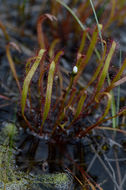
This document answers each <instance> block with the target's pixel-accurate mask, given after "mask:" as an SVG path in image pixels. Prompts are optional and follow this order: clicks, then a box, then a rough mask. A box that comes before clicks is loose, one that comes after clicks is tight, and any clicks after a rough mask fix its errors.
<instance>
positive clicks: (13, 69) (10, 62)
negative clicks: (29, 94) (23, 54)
mask: <svg viewBox="0 0 126 190" xmlns="http://www.w3.org/2000/svg"><path fill="white" fill-rule="evenodd" d="M10 46H12V47H14V48H15V49H16V50H17V51H19V52H20V49H19V47H18V46H17V45H16V44H15V43H14V42H10V43H9V44H8V45H7V46H6V55H7V58H8V61H9V65H10V68H11V71H12V73H13V76H14V78H15V80H16V83H17V86H18V88H19V92H20V94H21V86H20V83H19V80H18V76H17V73H16V69H15V66H14V62H13V59H12V57H11V53H10Z"/></svg>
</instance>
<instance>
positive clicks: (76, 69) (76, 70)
mask: <svg viewBox="0 0 126 190" xmlns="http://www.w3.org/2000/svg"><path fill="white" fill-rule="evenodd" d="M77 72H78V68H77V66H74V67H73V73H74V74H76V73H77Z"/></svg>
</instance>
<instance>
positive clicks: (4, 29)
mask: <svg viewBox="0 0 126 190" xmlns="http://www.w3.org/2000/svg"><path fill="white" fill-rule="evenodd" d="M0 28H1V30H2V31H3V33H4V36H5V39H6V40H7V41H9V40H10V37H9V35H8V33H7V32H6V28H5V26H4V25H3V23H2V22H1V21H0Z"/></svg>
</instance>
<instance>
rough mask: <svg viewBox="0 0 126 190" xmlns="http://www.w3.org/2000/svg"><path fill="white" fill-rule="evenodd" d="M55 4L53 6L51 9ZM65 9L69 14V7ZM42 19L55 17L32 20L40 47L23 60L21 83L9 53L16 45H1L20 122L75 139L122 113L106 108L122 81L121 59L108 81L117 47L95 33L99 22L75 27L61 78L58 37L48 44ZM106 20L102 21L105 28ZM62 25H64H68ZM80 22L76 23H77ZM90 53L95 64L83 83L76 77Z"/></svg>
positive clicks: (47, 16)
mask: <svg viewBox="0 0 126 190" xmlns="http://www.w3.org/2000/svg"><path fill="white" fill-rule="evenodd" d="M58 2H60V1H58ZM61 4H62V3H61ZM63 5H64V4H63ZM60 6H61V5H60ZM85 6H86V5H85ZM87 6H88V5H87ZM52 7H53V6H52ZM60 8H61V7H60ZM60 8H59V7H58V6H57V11H58V9H60ZM67 9H68V7H67ZM69 11H70V12H71V14H73V12H72V11H71V10H70V9H69ZM80 11H81V10H80ZM112 13H113V12H112ZM112 13H111V14H112ZM55 15H56V14H55ZM73 16H74V17H75V20H76V21H77V22H78V23H79V24H80V26H82V23H81V22H80V21H79V19H78V18H77V17H76V16H75V15H74V14H73ZM46 19H48V20H50V21H51V22H52V23H53V22H56V20H57V18H56V16H53V15H51V14H44V15H42V16H40V17H39V18H38V21H37V38H38V44H39V48H40V49H39V51H38V52H37V53H36V55H35V56H34V57H31V58H29V59H28V60H27V63H26V66H25V78H24V82H23V85H22V87H21V85H20V82H19V80H18V76H17V74H16V70H15V67H14V63H13V60H12V58H11V54H10V51H9V47H10V45H12V46H13V47H15V48H16V49H18V48H17V46H16V45H15V44H14V43H12V42H10V43H9V45H8V46H7V48H6V52H7V57H8V60H9V63H10V67H11V70H12V72H13V76H14V78H15V80H16V83H17V86H18V88H19V91H20V95H21V110H19V114H20V115H21V117H22V119H23V120H24V121H25V125H24V126H22V127H23V128H29V130H31V131H32V132H34V133H37V134H38V135H40V136H42V135H45V134H47V135H48V136H51V137H53V136H57V135H66V136H72V137H80V138H81V137H83V136H85V135H86V134H87V133H89V132H90V131H91V130H92V129H94V128H96V127H97V126H99V125H100V124H101V123H103V122H105V121H107V120H110V119H112V118H114V117H117V116H119V115H121V114H123V113H124V112H125V110H126V108H125V107H123V108H122V109H121V110H120V111H119V112H118V113H117V114H116V115H114V116H111V112H110V109H111V103H112V94H111V90H112V89H113V88H115V87H117V86H118V85H120V84H122V83H124V82H125V80H126V78H125V77H124V76H123V71H124V69H125V67H126V59H125V60H124V61H123V63H122V64H121V65H122V66H121V68H120V69H119V70H118V72H117V73H116V75H115V76H114V78H113V79H111V80H110V81H109V83H108V82H107V80H106V79H107V76H108V74H109V67H110V64H111V63H112V61H113V59H112V58H113V55H114V53H115V51H116V48H117V45H116V42H115V41H111V44H109V45H108V44H107V42H106V41H105V39H101V38H99V30H100V32H101V33H102V32H104V27H103V28H102V25H96V26H95V25H94V26H93V28H87V29H86V28H84V27H81V28H82V29H83V31H82V32H80V31H77V35H80V36H82V37H81V40H80V42H79V43H80V45H79V47H78V49H77V51H76V60H73V62H74V64H73V65H72V66H71V72H69V73H68V72H66V75H67V76H66V75H65V74H64V72H63V66H62V65H61V61H62V57H63V56H64V51H63V50H62V48H60V49H58V50H57V51H55V49H56V47H57V44H60V39H58V38H54V39H53V41H52V43H51V44H50V43H49V41H48V39H47V37H45V34H44V32H43V30H42V24H43V21H45V20H46ZM111 20H112V16H111V18H110V21H111ZM110 23H111V22H110ZM110 23H108V24H106V27H108V25H109V24H110ZM67 24H68V25H69V23H67ZM55 26H56V24H55ZM66 26H67V25H66ZM80 26H79V25H78V27H80ZM52 29H53V27H52ZM68 32H70V31H68ZM81 34H82V35H81ZM101 40H102V41H101ZM101 43H102V44H103V47H102V48H100V50H99V48H98V47H99V44H101ZM74 54H75V52H74ZM94 56H95V57H96V59H95V60H96V68H95V70H94V71H92V73H91V77H90V80H89V81H88V82H87V83H86V84H85V83H83V82H81V81H82V79H83V75H84V73H85V69H86V67H87V66H88V64H89V63H90V62H91V60H92V57H94ZM66 81H67V82H66ZM101 106H102V109H101V110H102V112H101V113H100V114H99V117H98V118H97V119H96V120H95V122H94V123H93V122H92V123H91V124H90V125H89V124H88V125H87V126H86V124H85V118H87V117H88V116H89V115H91V114H92V117H93V114H95V113H96V112H97V110H98V109H100V107H101ZM94 110H95V112H94ZM80 121H81V124H80V123H79V122H80Z"/></svg>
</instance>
